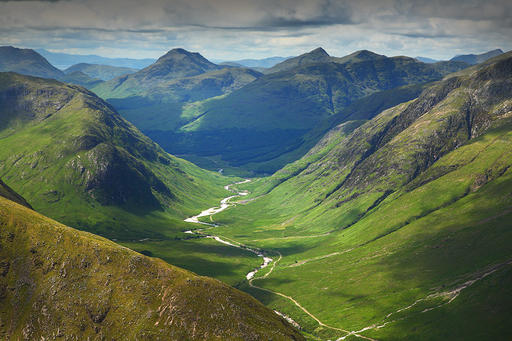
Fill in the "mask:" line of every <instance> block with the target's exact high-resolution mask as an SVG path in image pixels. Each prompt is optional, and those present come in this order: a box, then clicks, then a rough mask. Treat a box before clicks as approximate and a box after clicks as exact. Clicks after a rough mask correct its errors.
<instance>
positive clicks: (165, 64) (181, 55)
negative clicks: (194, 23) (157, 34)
mask: <svg viewBox="0 0 512 341" xmlns="http://www.w3.org/2000/svg"><path fill="white" fill-rule="evenodd" d="M221 68H222V67H220V66H218V65H216V64H214V63H212V62H210V61H209V60H208V59H206V58H204V57H203V56H201V55H200V54H199V53H194V52H189V51H187V50H184V49H180V48H178V49H173V50H170V51H169V52H167V53H166V54H165V55H163V56H162V57H160V58H158V60H157V61H156V62H155V63H153V64H151V65H149V66H148V67H146V68H144V69H142V70H140V71H138V72H136V73H135V74H133V75H129V76H128V77H127V79H130V78H133V79H135V80H137V81H140V82H152V81H154V80H156V79H167V80H169V79H176V78H182V77H190V76H197V75H199V74H202V73H205V72H208V71H213V70H219V69H221Z"/></svg>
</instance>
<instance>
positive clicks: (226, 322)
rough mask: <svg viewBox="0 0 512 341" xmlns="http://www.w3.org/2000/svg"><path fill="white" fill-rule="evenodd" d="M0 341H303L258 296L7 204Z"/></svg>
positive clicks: (1, 241) (0, 262) (0, 214)
mask: <svg viewBox="0 0 512 341" xmlns="http://www.w3.org/2000/svg"><path fill="white" fill-rule="evenodd" d="M0 226H1V228H0V303H1V304H0V321H1V324H0V337H1V338H2V339H3V340H19V339H31V340H35V339H38V340H40V339H53V338H67V339H80V340H86V339H89V338H91V339H109V340H111V339H130V340H136V339H144V340H164V339H165V340H214V339H215V340H228V339H233V340H235V339H236V340H241V339H243V340H263V339H265V340H285V339H290V340H301V339H303V337H302V336H301V335H300V333H299V332H297V331H296V330H294V329H293V328H292V327H291V326H290V325H289V324H288V323H287V322H286V321H284V319H282V318H281V317H279V316H278V315H277V314H275V313H274V312H272V311H271V310H269V309H267V308H265V307H264V306H263V305H262V304H261V303H259V302H258V301H256V300H255V299H254V298H252V297H250V296H248V295H247V294H244V293H242V292H239V291H238V290H236V289H233V288H230V287H228V286H227V285H225V284H223V283H221V282H219V281H217V280H213V279H210V278H206V277H199V276H197V275H195V274H193V273H191V272H188V271H186V270H182V269H180V268H177V267H174V266H171V265H169V264H167V263H165V262H163V261H161V260H160V259H156V258H149V257H146V256H143V255H141V254H138V253H136V252H133V251H131V250H129V249H126V248H124V247H121V246H119V245H117V244H114V243H112V242H110V241H108V240H106V239H103V238H101V237H98V236H95V235H92V234H89V233H86V232H79V231H77V230H74V229H72V228H69V227H67V226H64V225H61V224H59V223H57V222H55V221H53V220H51V219H48V218H46V217H44V216H42V215H40V214H38V213H36V212H34V211H32V210H30V209H28V208H25V207H23V206H21V205H18V204H16V203H14V202H12V201H9V200H6V199H4V198H1V197H0Z"/></svg>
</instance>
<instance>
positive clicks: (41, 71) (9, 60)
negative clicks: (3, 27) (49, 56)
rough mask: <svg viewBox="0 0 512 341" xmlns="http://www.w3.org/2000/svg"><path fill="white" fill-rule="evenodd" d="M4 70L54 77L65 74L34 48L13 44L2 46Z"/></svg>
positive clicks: (1, 69) (0, 54) (0, 60)
mask: <svg viewBox="0 0 512 341" xmlns="http://www.w3.org/2000/svg"><path fill="white" fill-rule="evenodd" d="M4 71H12V72H17V73H21V74H23V75H30V76H36V77H44V78H53V79H58V78H61V77H63V76H64V73H63V72H62V71H60V70H59V69H57V68H56V67H54V66H53V65H51V64H50V63H49V62H48V61H47V60H46V59H45V58H44V57H42V56H41V55H40V54H38V53H37V52H35V51H34V50H30V49H19V48H16V47H12V46H0V72H4Z"/></svg>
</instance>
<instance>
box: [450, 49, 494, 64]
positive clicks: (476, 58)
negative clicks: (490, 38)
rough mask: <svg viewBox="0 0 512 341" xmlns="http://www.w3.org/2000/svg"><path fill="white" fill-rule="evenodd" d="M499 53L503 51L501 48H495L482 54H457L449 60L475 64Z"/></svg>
mask: <svg viewBox="0 0 512 341" xmlns="http://www.w3.org/2000/svg"><path fill="white" fill-rule="evenodd" d="M500 54H503V51H502V50H501V49H496V50H492V51H489V52H486V53H482V54H465V55H459V56H455V57H453V58H452V59H450V60H451V61H457V62H464V63H468V64H471V65H475V64H479V63H483V62H485V61H486V60H488V59H490V58H493V57H496V56H499V55H500Z"/></svg>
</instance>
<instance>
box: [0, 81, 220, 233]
mask: <svg viewBox="0 0 512 341" xmlns="http://www.w3.org/2000/svg"><path fill="white" fill-rule="evenodd" d="M0 92H1V96H2V98H4V101H2V106H1V108H0V109H1V115H0V117H1V125H0V126H1V127H2V130H1V131H0V137H1V138H0V146H1V148H0V160H1V163H0V164H1V166H0V175H1V176H2V178H3V179H5V180H6V181H8V182H9V184H10V185H11V187H13V188H14V189H15V190H16V191H17V192H19V193H21V194H22V195H23V196H24V197H25V198H26V199H27V200H28V201H29V202H30V203H31V204H32V205H33V206H34V208H35V209H36V210H38V211H39V212H42V213H44V214H47V215H48V216H51V217H52V218H55V219H58V220H60V221H63V222H65V223H67V224H70V225H73V226H77V227H81V228H86V229H88V230H90V231H93V232H96V233H100V234H102V235H106V236H108V237H111V238H123V239H132V238H134V237H135V236H139V235H141V234H142V235H143V234H144V233H146V234H147V236H156V235H159V232H158V230H159V229H158V228H157V227H158V226H162V225H168V224H169V223H168V222H167V219H165V217H166V216H171V217H173V216H174V217H176V218H181V217H183V218H184V217H186V216H188V215H189V214H191V213H194V212H195V207H197V205H207V204H210V203H215V202H216V200H217V198H220V197H222V196H223V194H224V190H217V189H216V186H215V185H217V186H218V185H220V184H222V183H223V182H227V181H229V180H224V179H222V178H221V177H219V176H217V175H215V174H213V173H209V172H206V171H203V170H200V169H199V168H197V167H195V166H193V165H192V164H190V163H189V162H186V161H183V160H180V159H177V158H175V157H173V156H171V155H169V154H167V153H165V152H164V151H163V150H162V149H161V148H159V147H158V146H157V145H156V144H155V143H154V142H152V141H151V140H149V139H148V138H147V137H145V136H144V135H142V134H141V133H140V132H139V131H138V130H137V129H136V128H135V127H134V126H132V125H131V124H130V123H128V122H127V121H126V120H124V119H123V118H122V117H121V116H119V114H117V113H116V112H115V111H114V110H113V109H112V107H110V106H109V105H108V104H106V103H105V102H103V101H102V100H101V99H99V98H98V97H96V96H95V95H94V94H92V93H90V92H88V91H87V90H85V89H83V88H80V87H77V86H73V85H66V84H63V83H59V82H57V81H49V80H44V79H38V78H32V77H27V76H21V75H17V74H14V73H2V74H0ZM35 94H37V96H35ZM205 192H206V193H209V195H205ZM142 221H144V223H142ZM153 224H155V226H151V225H153ZM141 226H144V227H142V228H141Z"/></svg>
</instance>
